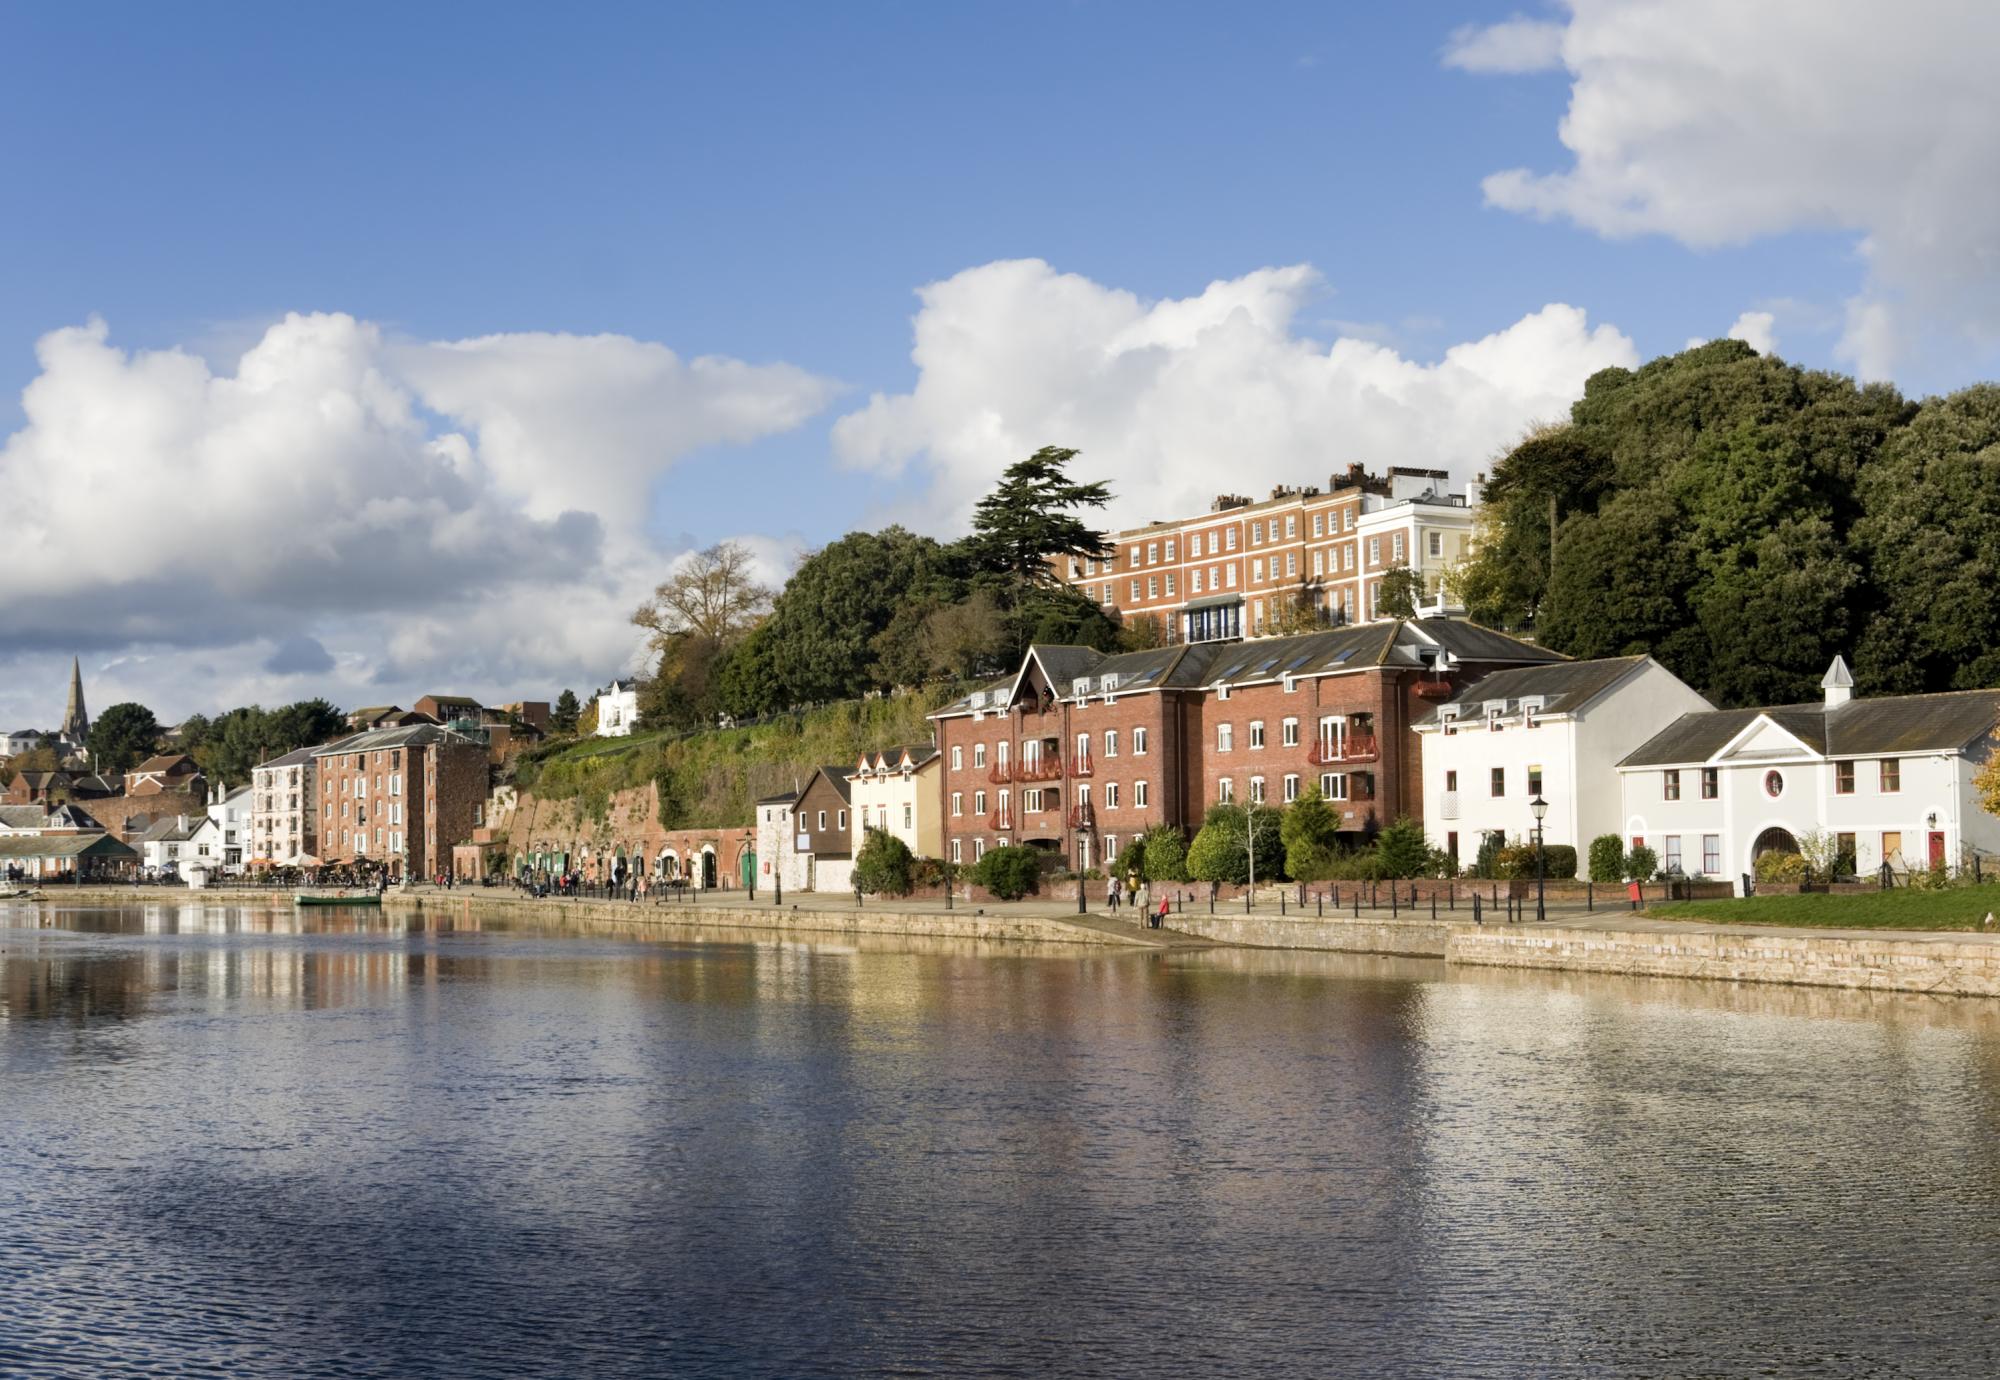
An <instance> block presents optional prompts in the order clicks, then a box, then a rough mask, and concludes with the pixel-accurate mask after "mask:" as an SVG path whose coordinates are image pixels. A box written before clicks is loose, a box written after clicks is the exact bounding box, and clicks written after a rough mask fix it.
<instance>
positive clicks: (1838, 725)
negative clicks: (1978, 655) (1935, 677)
mask: <svg viewBox="0 0 2000 1380" xmlns="http://www.w3.org/2000/svg"><path fill="white" fill-rule="evenodd" d="M1760 715H1761V716H1766V717H1768V718H1769V719H1770V720H1771V722H1772V723H1774V724H1776V725H1778V727H1780V728H1782V729H1784V730H1785V731H1786V732H1788V733H1790V734H1792V735H1793V736H1794V737H1796V738H1798V739H1799V740H1800V741H1802V742H1804V743H1805V744H1806V745H1807V746H1808V747H1810V748H1811V749H1812V750H1813V751H1814V752H1816V753H1819V754H1820V755H1822V756H1825V757H1891V756H1895V755H1897V754H1899V753H1911V752H1957V751H1959V750H1961V749H1963V748H1966V747H1969V746H1971V745H1972V744H1973V743H1976V742H1978V741H1979V740H1980V739H1981V738H1984V737H1985V736H1986V735H1988V734H1989V733H1991V732H1993V730H1994V726H1995V725H1996V724H2000V690H1956V691H1950V692H1947V693H1945V694H1938V695H1884V696H1881V697H1879V698H1875V699H1861V700H1849V701H1848V702H1847V703H1846V704H1842V705H1836V706H1834V707H1833V708H1831V709H1829V708H1827V707H1826V706H1825V705H1824V704H1786V705H1777V706H1775V707H1773V708H1769V709H1717V710H1711V711H1709V712H1707V713H1697V714H1683V715H1681V717H1680V718H1678V719H1676V720H1675V721H1674V722H1673V723H1671V724H1669V725H1668V726H1667V727H1666V728H1664V729H1663V730H1661V731H1660V732H1659V733H1657V734H1655V735H1654V736H1653V737H1651V738H1649V739H1648V740H1647V741H1645V742H1644V743H1641V744H1640V745H1639V746H1638V747H1637V748H1635V749H1634V750H1633V751H1632V753H1631V754H1630V755H1629V756H1627V757H1626V758H1625V760H1624V761H1622V762H1620V763H1619V764H1618V765H1620V766H1621V767H1659V766H1674V765H1684V764H1690V763H1700V762H1705V761H1707V760H1708V759H1709V758H1710V757H1713V756H1714V755H1715V754H1716V753H1717V752H1719V751H1721V750H1722V747H1723V745H1724V744H1726V743H1728V742H1729V740H1730V739H1732V738H1734V737H1735V736H1736V735H1737V734H1739V733H1741V732H1742V731H1743V730H1744V729H1745V728H1747V727H1749V725H1750V724H1751V723H1752V722H1754V721H1755V720H1756V719H1757V718H1758V717H1759V716H1760Z"/></svg>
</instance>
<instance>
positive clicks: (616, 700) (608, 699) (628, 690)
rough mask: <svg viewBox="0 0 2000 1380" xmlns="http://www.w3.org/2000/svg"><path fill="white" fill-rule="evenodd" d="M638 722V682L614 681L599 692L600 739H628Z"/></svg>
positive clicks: (598, 722) (598, 717) (598, 724)
mask: <svg viewBox="0 0 2000 1380" xmlns="http://www.w3.org/2000/svg"><path fill="white" fill-rule="evenodd" d="M638 722H639V682H638V681H636V680H614V681H612V682H611V684H609V685H607V686H605V687H604V688H603V689H602V690H599V691H598V692H597V732H598V735H599V736H600V737H604V738H623V737H626V736H627V735H629V734H630V733H631V732H632V728H633V725H635V724H637V723H638Z"/></svg>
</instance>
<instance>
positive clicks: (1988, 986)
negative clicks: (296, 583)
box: [41, 886, 2000, 997]
mask: <svg viewBox="0 0 2000 1380" xmlns="http://www.w3.org/2000/svg"><path fill="white" fill-rule="evenodd" d="M41 899H42V901H43V903H44V904H45V905H51V906H61V905H64V904H71V903H73V904H80V905H102V904H106V903H112V904H122V905H133V904H162V903H170V904H177V905H179V904H189V903H194V904H246V903H264V904H271V903H277V904H284V903H286V902H287V901H288V899H289V897H288V894H287V893H282V892H273V891H271V890H268V889H258V888H235V889H230V888H222V889H214V890H204V891H185V890H178V889H169V888H130V887H91V886H85V887H73V888H72V887H62V888H51V889H50V890H49V891H48V892H45V893H44V894H43V896H42V898H41ZM382 905H383V909H384V910H385V911H386V912H388V913H391V914H397V913H401V914H422V915H425V916H443V917H448V918H460V919H463V920H465V921H467V922H468V923H477V922H478V921H479V920H480V919H481V918H482V917H491V918H494V919H504V920H509V921H515V922H537V921H540V922H553V923H560V924H564V925H592V924H595V925H611V926H618V927H623V928H630V927H633V926H645V927H665V928H684V929H715V928H728V929H738V930H767V931H778V932H793V933H799V934H804V935H812V934H824V935H836V936H878V937H880V936H925V937H931V938H941V939H963V940H978V941H983V942H1002V943H1023V944H1038V945H1064V946H1071V947H1075V946H1095V947H1098V948H1115V949H1125V950H1132V949H1147V950H1154V951H1160V950H1176V949H1180V950H1187V949H1205V948H1214V947H1228V948H1240V949H1246V950H1247V949H1263V950H1301V951H1310V950H1318V951H1329V952H1338V953H1366V954H1382V955H1392V956H1397V957H1405V958H1429V959H1442V960H1443V961H1445V962H1446V963H1450V964H1458V965H1464V966H1468V967H1485V968H1513V969H1523V970H1526V969H1543V970H1551V971H1569V972H1578V973H1608V974H1618V975H1623V976H1634V977H1668V978H1688V979H1708V980H1717V979H1719V980H1722V981H1728V982H1757V983H1778V984H1790V985H1795V986H1806V987H1836V988H1847V989H1854V990H1870V991H1883V992H1915V993H1934V994H1939V995H1954V996H1982V997H2000V935H1994V934H1975V933H1963V932H1959V933H1952V932H1938V933H1926V932H1918V931H1911V930H1893V931H1888V932H1883V931H1877V930H1869V929H1839V930H1832V929H1816V930H1807V929H1800V928H1794V927H1780V926H1759V925H1743V924H1715V923H1708V922H1700V921H1686V920H1678V919H1672V918H1662V917H1661V916H1659V915H1657V914H1652V913H1644V912H1642V913H1639V914H1633V913H1630V912H1614V913H1612V914H1609V915H1607V914H1605V913H1604V912H1602V911H1595V912H1593V911H1588V910H1586V909H1584V908H1582V907H1570V908H1567V909H1565V908H1562V907H1551V908H1550V910H1549V915H1548V919H1547V920H1546V921H1543V922H1539V923H1537V922H1534V921H1524V922H1520V923H1513V924H1509V923H1506V922H1505V921H1504V920H1502V921H1499V922H1494V923H1486V924H1473V923H1471V922H1470V921H1469V920H1468V919H1467V918H1466V917H1465V914H1464V912H1463V911H1460V912H1456V913H1453V912H1449V911H1443V910H1441V911H1440V913H1439V915H1438V917H1437V918H1436V919H1432V918H1431V917H1430V915H1429V914H1428V911H1427V910H1426V911H1410V910H1404V911H1402V912H1400V913H1398V914H1391V913H1389V912H1386V911H1381V912H1371V911H1367V910H1363V911H1362V912H1360V913H1359V914H1358V915H1357V914H1355V913H1353V912H1352V911H1351V910H1350V911H1349V912H1348V913H1346V914H1343V915H1339V916H1334V915H1320V914H1318V913H1316V912H1315V913H1312V914H1302V913H1300V912H1299V911H1297V910H1296V909H1294V910H1292V911H1290V913H1280V912H1279V910H1278V909H1277V908H1276V907H1275V906H1268V905H1266V906H1260V907H1258V908H1256V909H1255V910H1254V911H1252V912H1250V913H1240V912H1239V913H1234V914H1231V913H1215V914H1211V913H1209V911H1208V908H1207V906H1206V905H1205V904H1203V905H1198V906H1196V905H1190V906H1184V907H1183V908H1182V909H1181V910H1179V911H1177V912H1175V913H1174V914H1173V915H1172V916H1171V918H1170V920H1169V924H1168V927H1167V928H1165V929H1161V930H1152V929H1147V928H1145V927H1143V926H1141V925H1139V924H1135V923H1133V922H1132V921H1130V920H1126V919H1123V918H1114V917H1110V916H1106V915H1101V914H1085V915H1079V914H1078V913H1077V912H1076V910H1075V909H1074V902H1069V901H1060V900H1049V899H1037V900H1029V901H1019V902H1013V903H1008V904H1004V905H1003V904H993V903H989V904H986V905H970V904H968V905H961V906H957V907H954V908H952V909H949V910H947V909H944V908H943V907H942V906H940V905H939V904H938V903H937V902H936V901H934V900H931V901H883V900H871V901H869V902H868V903H867V905H866V906H865V907H860V908H855V907H853V906H852V905H851V904H848V903H847V900H846V898H845V897H842V898H841V899H840V901H839V902H834V901H833V900H832V898H826V897H819V896H816V895H812V894H808V895H807V896H806V897H805V898H804V899H802V900H799V901H787V902H786V903H785V904H784V905H782V906H780V905H777V904H774V903H773V902H771V901H768V900H765V901H751V900H750V899H749V898H748V897H747V896H743V895H741V894H736V895H733V896H732V895H730V894H728V893H716V894H713V895H712V897H710V898H704V899H702V900H700V901H685V900H683V901H677V902H646V903H640V904H634V903H632V902H624V901H603V900H588V899H558V898H554V897H548V898H542V899H536V898H533V897H528V896H524V895H522V894H520V893H519V892H516V891H511V890H509V891H499V890H488V889H484V888H461V889H455V890H449V891H445V890H439V889H436V888H431V887H420V888H412V889H411V890H408V891H402V890H391V891H390V892H388V893H387V894H386V895H385V896H384V897H383V898H382Z"/></svg>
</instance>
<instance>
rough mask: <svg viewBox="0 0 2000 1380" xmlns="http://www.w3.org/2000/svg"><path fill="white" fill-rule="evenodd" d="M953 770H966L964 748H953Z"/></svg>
mask: <svg viewBox="0 0 2000 1380" xmlns="http://www.w3.org/2000/svg"><path fill="white" fill-rule="evenodd" d="M951 769H952V770H953V771H963V770H964V769H965V749H964V748H962V747H954V748H953V749H952V750H951Z"/></svg>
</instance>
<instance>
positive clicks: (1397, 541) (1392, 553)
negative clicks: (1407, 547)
mask: <svg viewBox="0 0 2000 1380" xmlns="http://www.w3.org/2000/svg"><path fill="white" fill-rule="evenodd" d="M1403 556H1404V551H1403V534H1402V533H1401V532H1397V533H1396V534H1394V535H1393V536H1391V537H1390V538H1389V559H1390V560H1392V561H1395V562H1397V563H1398V564H1401V563H1402V560H1403Z"/></svg>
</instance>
